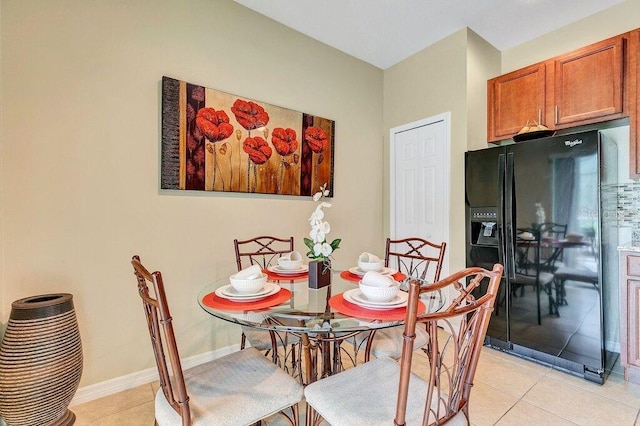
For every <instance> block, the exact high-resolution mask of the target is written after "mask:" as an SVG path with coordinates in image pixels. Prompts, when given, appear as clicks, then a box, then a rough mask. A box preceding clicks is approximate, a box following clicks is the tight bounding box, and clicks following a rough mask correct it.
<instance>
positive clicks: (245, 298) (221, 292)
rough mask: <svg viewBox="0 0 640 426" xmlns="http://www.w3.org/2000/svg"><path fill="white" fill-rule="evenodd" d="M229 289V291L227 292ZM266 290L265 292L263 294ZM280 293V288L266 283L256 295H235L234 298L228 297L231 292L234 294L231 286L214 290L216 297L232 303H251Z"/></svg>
mask: <svg viewBox="0 0 640 426" xmlns="http://www.w3.org/2000/svg"><path fill="white" fill-rule="evenodd" d="M229 288H231V290H229ZM264 290H267V291H266V292H263V291H264ZM279 291H280V286H279V285H278V284H275V283H270V282H267V283H265V285H264V287H263V290H262V291H261V292H259V293H256V294H249V295H247V294H242V295H241V294H237V295H235V296H232V295H230V294H231V292H235V289H233V287H231V284H229V285H224V286H222V287H220V288H219V289H217V290H216V296H218V297H222V298H223V299H229V300H233V301H234V302H253V301H255V300H260V299H264V298H265V297H269V296H272V295H274V294H276V293H277V292H279Z"/></svg>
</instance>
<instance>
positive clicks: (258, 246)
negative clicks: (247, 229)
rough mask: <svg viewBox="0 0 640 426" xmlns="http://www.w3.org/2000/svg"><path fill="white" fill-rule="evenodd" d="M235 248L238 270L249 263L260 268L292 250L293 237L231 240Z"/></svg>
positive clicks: (269, 264)
mask: <svg viewBox="0 0 640 426" xmlns="http://www.w3.org/2000/svg"><path fill="white" fill-rule="evenodd" d="M233 246H234V247H235V249H236V264H237V266H238V271H240V270H242V268H245V267H247V266H250V265H259V266H260V267H261V268H262V269H264V268H266V267H267V266H271V265H273V264H274V263H277V262H278V258H279V257H280V256H282V255H283V254H286V253H291V252H292V251H293V237H289V238H279V237H271V236H261V237H255V238H251V239H249V240H243V241H239V240H237V239H236V240H233Z"/></svg>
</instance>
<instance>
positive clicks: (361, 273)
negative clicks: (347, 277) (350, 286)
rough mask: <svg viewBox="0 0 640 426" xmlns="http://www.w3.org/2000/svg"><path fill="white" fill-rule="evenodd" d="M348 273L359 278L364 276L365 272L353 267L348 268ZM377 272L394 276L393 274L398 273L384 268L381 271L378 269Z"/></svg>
mask: <svg viewBox="0 0 640 426" xmlns="http://www.w3.org/2000/svg"><path fill="white" fill-rule="evenodd" d="M349 272H351V273H352V274H353V275H357V276H359V277H363V276H364V274H366V272H365V271H363V270H362V269H360V267H359V266H354V267H352V268H349ZM377 272H378V273H379V274H382V275H395V274H397V273H398V271H396V270H395V269H391V268H387V267H386V266H385V267H383V268H382V269H380V270H379V271H377Z"/></svg>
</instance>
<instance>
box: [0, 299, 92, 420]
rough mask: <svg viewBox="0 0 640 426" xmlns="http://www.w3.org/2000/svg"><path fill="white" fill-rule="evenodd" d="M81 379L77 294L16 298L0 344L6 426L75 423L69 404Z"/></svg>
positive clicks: (0, 398)
mask: <svg viewBox="0 0 640 426" xmlns="http://www.w3.org/2000/svg"><path fill="white" fill-rule="evenodd" d="M81 375H82V344H81V341H80V333H79V331H78V322H77V320H76V314H75V309H74V307H73V296H72V295H71V294H68V293H59V294H44V295H40V296H32V297H27V298H24V299H20V300H16V301H15V302H13V304H12V305H11V314H10V316H9V323H8V324H7V329H6V332H5V335H4V337H3V339H2V344H1V345H0V415H1V416H2V418H3V419H4V421H5V422H6V423H7V426H14V425H24V426H27V425H29V426H33V425H38V426H53V425H55V426H59V425H72V424H73V423H74V422H75V419H76V416H75V414H73V413H72V412H71V411H69V409H68V407H69V403H70V402H71V399H72V398H73V395H74V394H75V393H76V390H77V389H78V384H79V383H80V376H81Z"/></svg>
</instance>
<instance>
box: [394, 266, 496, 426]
mask: <svg viewBox="0 0 640 426" xmlns="http://www.w3.org/2000/svg"><path fill="white" fill-rule="evenodd" d="M502 270H503V267H502V265H500V264H496V265H494V267H493V270H492V271H488V270H486V269H482V268H478V267H474V268H467V269H465V270H462V271H460V272H457V273H455V274H453V275H451V276H449V277H447V278H445V279H443V280H441V281H438V282H436V283H434V284H431V285H429V286H427V287H424V286H423V287H420V283H419V281H418V280H411V285H410V288H409V299H408V306H407V316H406V322H405V326H404V333H403V346H402V358H401V360H400V366H401V367H400V381H399V384H398V400H397V407H396V417H395V423H394V424H398V425H402V424H405V413H406V407H407V398H408V393H409V377H410V373H411V364H412V361H413V351H414V348H413V341H414V339H415V336H416V334H415V330H416V324H418V323H424V324H425V325H426V327H427V331H428V332H429V342H428V344H427V345H426V346H425V352H426V353H427V358H428V364H427V368H428V371H429V377H428V380H427V383H428V389H427V392H426V395H425V394H422V392H421V395H423V396H426V400H425V409H424V415H423V422H422V424H423V425H430V424H441V423H444V422H445V421H447V420H448V419H450V418H452V417H454V416H455V415H457V414H458V413H459V412H460V411H462V412H463V413H464V415H465V416H466V417H467V419H468V418H469V413H468V404H469V395H470V393H471V387H472V385H473V377H474V375H475V372H476V367H477V365H478V358H479V356H480V349H481V348H482V345H483V342H484V338H485V334H486V332H487V327H488V325H489V318H490V317H491V312H492V311H493V305H494V301H495V298H496V294H497V292H498V287H499V285H500V279H501V277H502ZM436 290H443V292H444V293H445V294H446V293H447V291H448V294H449V295H450V298H451V301H450V302H449V303H448V304H447V305H446V306H445V307H443V308H442V309H441V310H439V311H438V312H436V313H429V312H427V313H424V314H421V315H418V303H419V297H420V295H421V294H422V293H428V292H431V291H436ZM421 360H424V358H423V357H416V362H419V361H421Z"/></svg>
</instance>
